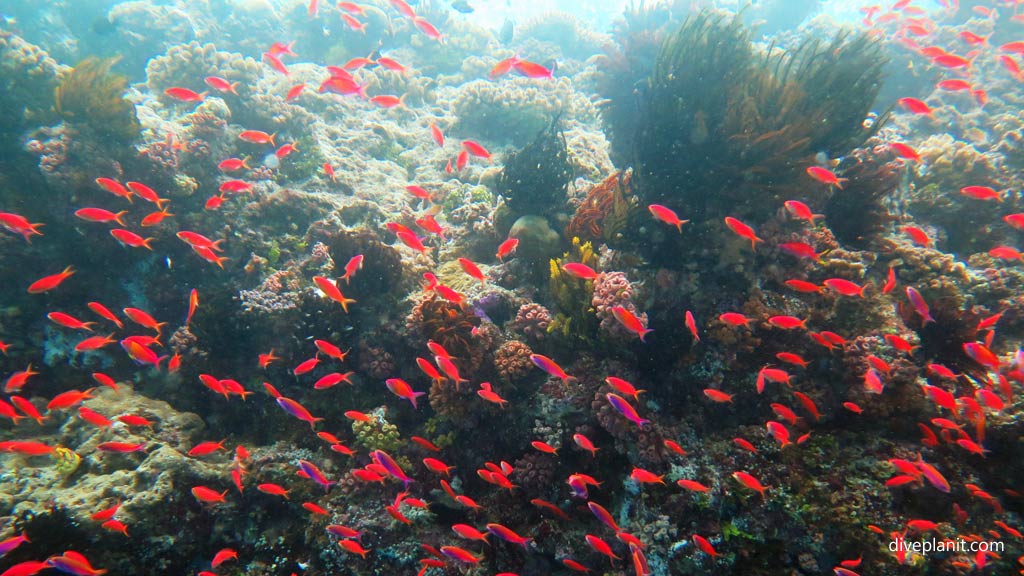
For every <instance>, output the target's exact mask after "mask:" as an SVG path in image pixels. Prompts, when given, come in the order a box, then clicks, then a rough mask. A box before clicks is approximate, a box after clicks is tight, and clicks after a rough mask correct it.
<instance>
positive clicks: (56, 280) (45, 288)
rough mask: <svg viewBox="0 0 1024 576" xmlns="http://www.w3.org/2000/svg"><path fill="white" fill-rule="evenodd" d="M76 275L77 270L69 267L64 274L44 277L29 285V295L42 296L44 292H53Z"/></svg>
mask: <svg viewBox="0 0 1024 576" xmlns="http://www.w3.org/2000/svg"><path fill="white" fill-rule="evenodd" d="M74 273H75V269H74V268H72V267H71V266H68V267H67V268H65V269H64V271H63V272H59V273H57V274H51V275H49V276H44V277H43V278H40V279H39V280H36V281H35V282H33V283H32V284H30V285H29V287H28V293H29V294H42V293H43V292H49V291H50V290H53V289H54V288H56V287H58V286H60V285H61V283H62V282H64V281H65V280H67V279H68V278H70V277H71V275H72V274H74Z"/></svg>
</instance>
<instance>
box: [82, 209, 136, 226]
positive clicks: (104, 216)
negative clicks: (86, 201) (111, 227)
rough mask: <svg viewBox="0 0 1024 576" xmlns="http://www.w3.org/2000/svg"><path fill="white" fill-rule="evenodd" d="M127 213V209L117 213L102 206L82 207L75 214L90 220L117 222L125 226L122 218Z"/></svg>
mask: <svg viewBox="0 0 1024 576" xmlns="http://www.w3.org/2000/svg"><path fill="white" fill-rule="evenodd" d="M127 213H128V211H127V210H122V211H120V212H117V213H116V214H115V213H114V212H111V211H110V210H104V209H102V208H80V209H78V210H76V211H75V216H77V217H79V218H81V219H82V220H86V221H88V222H101V223H105V222H117V223H118V224H120V225H121V226H124V221H123V220H122V218H123V217H124V215H125V214H127Z"/></svg>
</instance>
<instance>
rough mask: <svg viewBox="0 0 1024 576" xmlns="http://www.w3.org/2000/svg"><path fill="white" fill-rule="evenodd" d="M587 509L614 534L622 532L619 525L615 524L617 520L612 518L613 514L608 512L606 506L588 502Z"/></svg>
mask: <svg viewBox="0 0 1024 576" xmlns="http://www.w3.org/2000/svg"><path fill="white" fill-rule="evenodd" d="M587 508H590V511H591V512H593V513H594V516H597V519H598V520H600V521H601V522H602V523H604V525H605V526H607V527H609V528H611V529H612V531H613V532H621V531H622V530H621V529H620V528H619V525H618V524H617V523H616V522H615V518H612V515H611V513H610V512H608V510H606V509H605V507H604V506H601V505H600V504H598V503H597V502H587Z"/></svg>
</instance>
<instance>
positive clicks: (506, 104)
mask: <svg viewBox="0 0 1024 576" xmlns="http://www.w3.org/2000/svg"><path fill="white" fill-rule="evenodd" d="M570 102H572V85H571V83H570V82H569V81H568V80H567V79H557V80H553V81H549V82H544V83H537V82H536V81H534V80H532V79H530V78H518V77H516V78H503V79H502V81H501V82H491V81H488V80H474V81H472V82H467V83H466V84H464V85H463V86H461V87H460V88H459V91H458V94H457V95H456V96H455V99H454V101H453V102H452V114H453V115H454V116H455V117H456V118H458V119H459V123H458V125H457V129H458V130H459V132H462V133H465V134H476V135H478V136H479V137H480V138H483V139H485V140H492V141H497V142H509V143H511V144H514V145H517V146H522V145H525V144H527V143H528V142H530V139H532V138H534V137H535V136H536V135H537V133H538V132H540V131H541V130H544V128H545V127H546V126H548V125H549V124H550V123H551V121H552V119H554V118H555V117H556V116H558V114H559V113H560V112H562V111H564V110H566V109H568V108H569V107H570Z"/></svg>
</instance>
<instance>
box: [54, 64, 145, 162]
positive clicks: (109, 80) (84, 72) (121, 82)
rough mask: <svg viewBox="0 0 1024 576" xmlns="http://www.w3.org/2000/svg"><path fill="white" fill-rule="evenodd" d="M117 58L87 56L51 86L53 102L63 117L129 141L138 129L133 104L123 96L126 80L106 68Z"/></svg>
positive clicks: (111, 138) (104, 135)
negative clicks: (54, 85) (58, 83)
mask: <svg viewBox="0 0 1024 576" xmlns="http://www.w3.org/2000/svg"><path fill="white" fill-rule="evenodd" d="M116 63H117V59H111V60H101V59H99V58H95V57H89V58H86V59H85V60H82V61H81V62H80V63H79V64H78V66H75V67H74V68H73V69H71V71H70V72H68V73H66V74H65V75H64V77H63V78H62V79H61V82H60V85H58V86H57V88H56V89H55V90H54V106H55V107H56V109H57V113H58V114H60V115H61V117H62V118H64V121H65V122H67V123H69V124H71V125H73V126H76V127H87V128H89V129H90V130H92V131H93V132H95V133H96V134H98V135H100V136H102V137H104V139H106V140H113V141H115V142H123V143H127V142H131V141H132V140H134V139H135V138H136V137H137V136H138V135H139V132H140V131H141V130H142V127H141V125H140V124H139V120H138V119H137V118H136V117H135V106H134V105H133V104H132V103H131V102H129V101H128V100H126V99H125V97H124V93H125V90H126V89H127V88H128V80H127V79H126V78H125V77H124V76H119V75H117V74H114V73H113V72H111V71H110V69H111V67H113V66H114V64H116Z"/></svg>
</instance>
